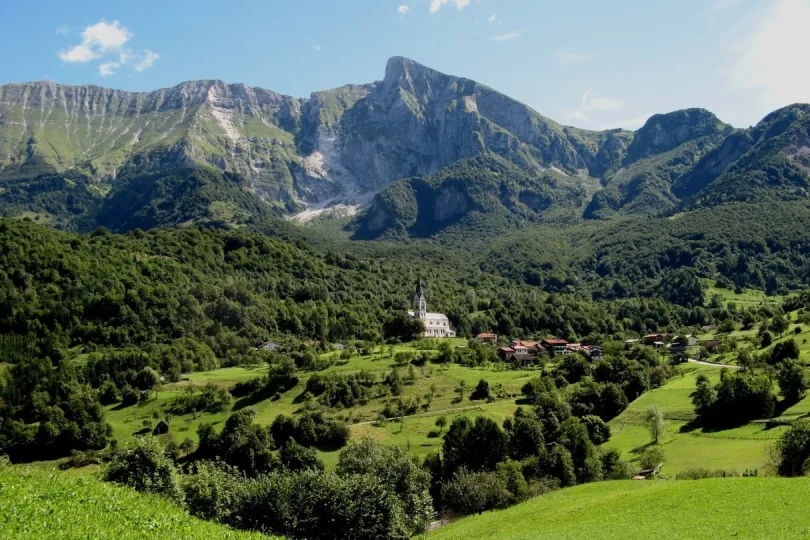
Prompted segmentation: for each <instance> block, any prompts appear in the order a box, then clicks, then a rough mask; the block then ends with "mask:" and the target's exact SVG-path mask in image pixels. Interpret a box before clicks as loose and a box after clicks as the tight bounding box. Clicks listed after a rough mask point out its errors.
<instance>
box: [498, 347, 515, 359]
mask: <svg viewBox="0 0 810 540" xmlns="http://www.w3.org/2000/svg"><path fill="white" fill-rule="evenodd" d="M513 354H515V349H513V348H512V347H501V348H500V349H498V356H499V357H500V358H501V359H502V360H506V359H507V358H509V357H511V355H513Z"/></svg>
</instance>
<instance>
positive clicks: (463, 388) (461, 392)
mask: <svg viewBox="0 0 810 540" xmlns="http://www.w3.org/2000/svg"><path fill="white" fill-rule="evenodd" d="M466 390H467V381H465V380H464V379H462V380H460V381H459V382H458V386H457V387H456V392H458V399H459V401H464V392H465V391H466Z"/></svg>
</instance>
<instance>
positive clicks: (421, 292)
mask: <svg viewBox="0 0 810 540" xmlns="http://www.w3.org/2000/svg"><path fill="white" fill-rule="evenodd" d="M413 311H414V314H415V315H416V316H417V317H419V318H420V319H424V318H425V316H426V314H427V298H426V297H425V284H424V282H423V281H422V278H421V277H420V278H419V281H417V282H416V292H415V293H414V295H413Z"/></svg>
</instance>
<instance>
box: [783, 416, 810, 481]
mask: <svg viewBox="0 0 810 540" xmlns="http://www.w3.org/2000/svg"><path fill="white" fill-rule="evenodd" d="M776 451H777V463H776V470H777V473H778V474H779V475H780V476H802V475H805V474H807V472H808V471H807V468H808V467H807V466H808V465H810V463H808V458H810V420H799V421H797V422H794V423H793V425H792V426H790V429H789V430H788V431H786V432H785V434H784V435H782V438H781V439H779V442H778V443H777V444H776Z"/></svg>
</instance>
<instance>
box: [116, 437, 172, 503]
mask: <svg viewBox="0 0 810 540" xmlns="http://www.w3.org/2000/svg"><path fill="white" fill-rule="evenodd" d="M102 476H103V478H104V480H107V481H108V482H116V483H118V484H124V485H127V486H130V487H132V488H135V489H136V490H137V491H145V492H148V493H159V494H161V495H164V496H166V497H168V498H169V499H172V500H175V501H182V500H183V491H182V490H181V488H180V482H179V478H178V473H177V468H176V467H175V465H174V462H172V460H171V459H169V458H168V457H167V456H166V454H165V452H164V450H163V446H162V445H161V444H160V441H159V440H158V439H156V438H154V437H150V436H146V437H138V438H136V439H135V441H134V442H133V443H132V445H130V446H129V447H128V448H127V449H126V450H124V451H123V452H119V453H118V454H116V455H115V456H114V457H113V458H112V460H111V461H110V462H109V463H108V464H107V465H106V466H105V468H104V470H103V472H102Z"/></svg>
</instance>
